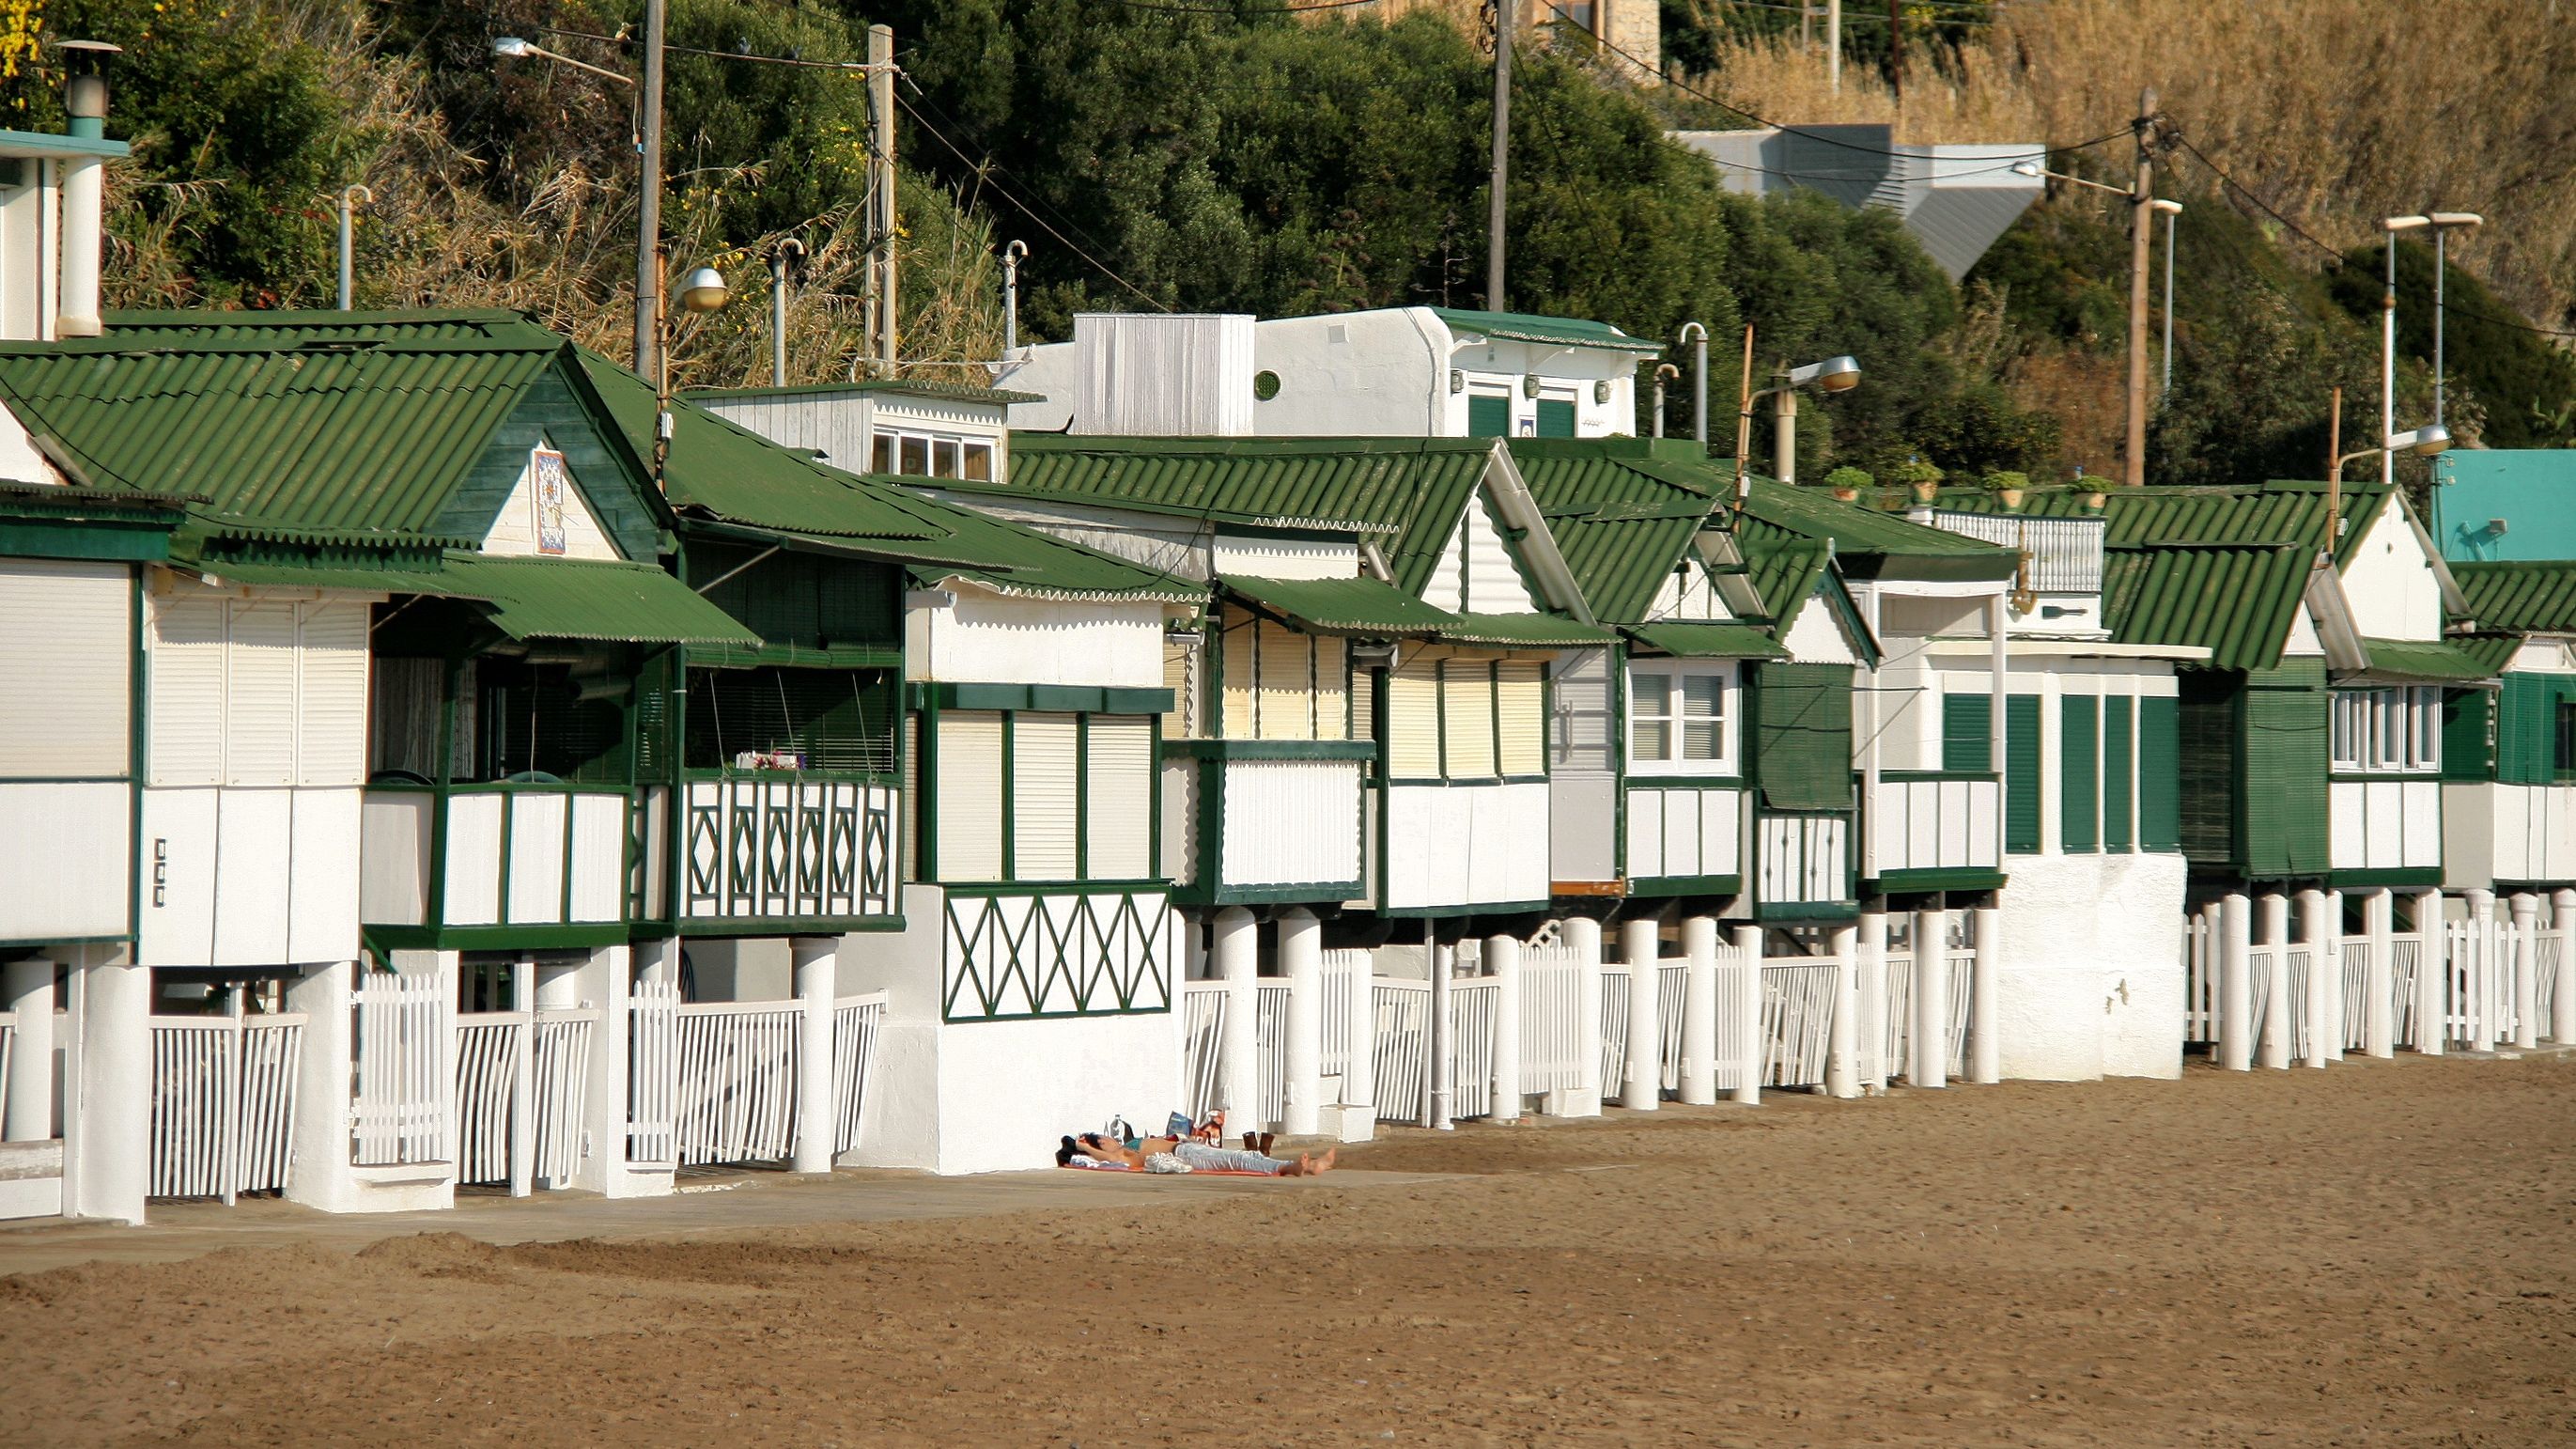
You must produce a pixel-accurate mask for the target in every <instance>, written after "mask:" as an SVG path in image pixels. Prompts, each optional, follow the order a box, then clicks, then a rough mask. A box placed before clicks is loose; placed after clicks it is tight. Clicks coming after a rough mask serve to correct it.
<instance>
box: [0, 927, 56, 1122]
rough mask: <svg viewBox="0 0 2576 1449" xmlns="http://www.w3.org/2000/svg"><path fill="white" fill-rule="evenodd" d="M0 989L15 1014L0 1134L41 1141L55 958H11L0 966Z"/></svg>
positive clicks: (50, 1067)
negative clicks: (21, 959) (4, 1107)
mask: <svg viewBox="0 0 2576 1449" xmlns="http://www.w3.org/2000/svg"><path fill="white" fill-rule="evenodd" d="M0 995H5V997H6V1005H7V1007H8V1009H9V1011H10V1012H12V1013H14V1014H15V1015H16V1017H17V1021H18V1026H17V1040H16V1041H14V1042H12V1043H11V1044H10V1047H9V1081H8V1092H9V1106H8V1115H7V1117H6V1118H5V1119H0V1140H5V1141H10V1142H45V1141H49V1140H51V1139H52V1137H53V1135H54V963H53V962H51V961H47V960H42V959H38V960H34V961H12V962H10V963H9V964H8V966H7V967H6V968H5V969H0Z"/></svg>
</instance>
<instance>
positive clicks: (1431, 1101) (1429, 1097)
mask: <svg viewBox="0 0 2576 1449" xmlns="http://www.w3.org/2000/svg"><path fill="white" fill-rule="evenodd" d="M1438 937H1439V928H1438V927H1437V926H1435V925H1433V924H1432V923H1431V922H1430V921H1427V920H1426V921H1424V922H1423V923H1422V955H1423V959H1425V960H1427V961H1429V962H1430V963H1431V1022H1430V1026H1429V1029H1428V1030H1427V1031H1426V1032H1425V1033H1424V1035H1425V1036H1426V1037H1427V1038H1429V1040H1430V1043H1431V1056H1430V1060H1429V1063H1428V1064H1427V1065H1426V1066H1425V1068H1424V1070H1425V1071H1426V1072H1427V1073H1429V1078H1428V1080H1429V1085H1428V1086H1427V1087H1425V1088H1424V1090H1423V1093H1422V1103H1423V1106H1422V1111H1423V1119H1422V1125H1423V1126H1425V1127H1428V1128H1430V1129H1431V1130H1432V1131H1434V1132H1447V1131H1451V1130H1453V1129H1454V1128H1456V1127H1457V1125H1458V1123H1457V1119H1456V1118H1455V1117H1453V1116H1451V1115H1450V1108H1451V1107H1452V1106H1453V1105H1455V1103H1456V1100H1457V1087H1458V1080H1457V1073H1458V1063H1457V1054H1458V1047H1457V1043H1456V1042H1455V1041H1454V1040H1453V1039H1452V1036H1453V1032H1454V1030H1455V1027H1456V1023H1455V1022H1452V1021H1451V1020H1450V1019H1449V999H1450V996H1451V994H1452V992H1453V990H1454V988H1455V986H1456V984H1457V983H1456V980H1455V977H1454V973H1455V972H1456V971H1457V969H1458V948H1457V947H1455V946H1443V945H1441V944H1440V942H1439V939H1438Z"/></svg>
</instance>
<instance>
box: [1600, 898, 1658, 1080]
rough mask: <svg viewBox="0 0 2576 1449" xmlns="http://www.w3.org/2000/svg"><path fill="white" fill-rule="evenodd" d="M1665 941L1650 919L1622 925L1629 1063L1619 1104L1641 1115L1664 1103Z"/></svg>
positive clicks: (1623, 922)
mask: <svg viewBox="0 0 2576 1449" xmlns="http://www.w3.org/2000/svg"><path fill="white" fill-rule="evenodd" d="M1662 942H1663V932H1662V929H1661V928H1660V927H1659V926H1658V925H1657V924H1656V923H1655V922H1654V921H1653V920H1651V919H1647V920H1629V921H1622V922H1620V923H1619V955H1620V956H1621V957H1622V958H1623V959H1625V960H1626V961H1627V963H1628V1064H1627V1070H1626V1072H1625V1074H1624V1075H1625V1080H1624V1081H1622V1082H1621V1083H1620V1090H1619V1105H1620V1106H1622V1107H1626V1108H1629V1109H1630V1110H1632V1111H1638V1112H1651V1111H1654V1110H1655V1108H1656V1107H1658V1106H1660V1105H1661V1104H1662V1096H1663V1075H1664V1064H1663V1046H1664V1038H1663V1014H1662V1012H1661V1011H1659V1010H1658V1009H1657V1008H1658V1007H1659V1006H1660V1005H1661V1000H1660V998H1661V996H1662V992H1661V991H1660V990H1659V989H1658V988H1659V986H1660V983H1659V982H1658V981H1657V979H1656V971H1657V964H1656V963H1657V959H1658V956H1659V954H1660V952H1661V951H1662ZM1604 1090H1607V1089H1606V1088H1605V1089H1604Z"/></svg>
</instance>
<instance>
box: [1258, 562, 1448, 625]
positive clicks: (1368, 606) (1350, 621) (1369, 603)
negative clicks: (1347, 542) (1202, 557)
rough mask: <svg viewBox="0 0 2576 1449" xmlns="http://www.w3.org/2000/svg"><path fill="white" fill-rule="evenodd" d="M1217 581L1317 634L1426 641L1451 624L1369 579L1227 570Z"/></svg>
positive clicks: (1388, 586)
mask: <svg viewBox="0 0 2576 1449" xmlns="http://www.w3.org/2000/svg"><path fill="white" fill-rule="evenodd" d="M1219 582H1220V583H1222V584H1223V585H1224V586H1225V588H1226V590H1227V591H1228V592H1230V593H1234V594H1238V595H1241V596H1242V597H1243V598H1244V599H1246V600H1249V601H1250V602H1252V603H1254V604H1257V605H1259V606H1261V607H1263V608H1266V609H1269V610H1271V611H1272V612H1274V613H1277V614H1280V615H1283V616H1285V617H1287V618H1290V619H1294V620H1296V621H1297V622H1298V623H1300V624H1302V625H1305V626H1306V627H1307V628H1310V629H1313V630H1315V631H1317V632H1319V633H1325V634H1358V635H1363V636H1366V637H1369V638H1375V639H1401V638H1419V639H1427V638H1432V637H1434V636H1436V635H1439V634H1440V633H1442V632H1443V631H1444V630H1446V629H1447V628H1448V627H1449V626H1451V625H1452V624H1454V623H1456V622H1457V619H1456V616H1455V615H1453V614H1450V613H1448V612H1447V611H1445V610H1442V609H1438V608H1434V607H1433V606H1431V605H1429V604H1426V603H1424V602H1422V601H1421V600H1420V599H1417V598H1415V597H1414V596H1413V595H1411V594H1408V593H1406V592H1404V591H1403V590H1402V589H1399V588H1397V587H1395V586H1394V585H1392V584H1385V583H1380V582H1379V581H1377V580H1376V579H1372V578H1359V577H1353V578H1345V579H1269V578H1253V577H1249V576H1247V575H1242V574H1228V575H1226V576H1225V577H1224V578H1223V579H1221V580H1219Z"/></svg>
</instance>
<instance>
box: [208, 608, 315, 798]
mask: <svg viewBox="0 0 2576 1449" xmlns="http://www.w3.org/2000/svg"><path fill="white" fill-rule="evenodd" d="M295 613H296V607H295V605H294V604H292V603H286V602H281V601H278V600H253V601H250V602H242V603H235V604H234V605H233V627H232V647H230V648H229V649H226V650H225V651H224V783H226V784H228V785H292V784H294V783H295V753H296V746H295V739H296V723H297V721H296V713H297V711H296V698H295V672H296V671H295V653H296V650H295V622H296V621H295Z"/></svg>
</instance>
